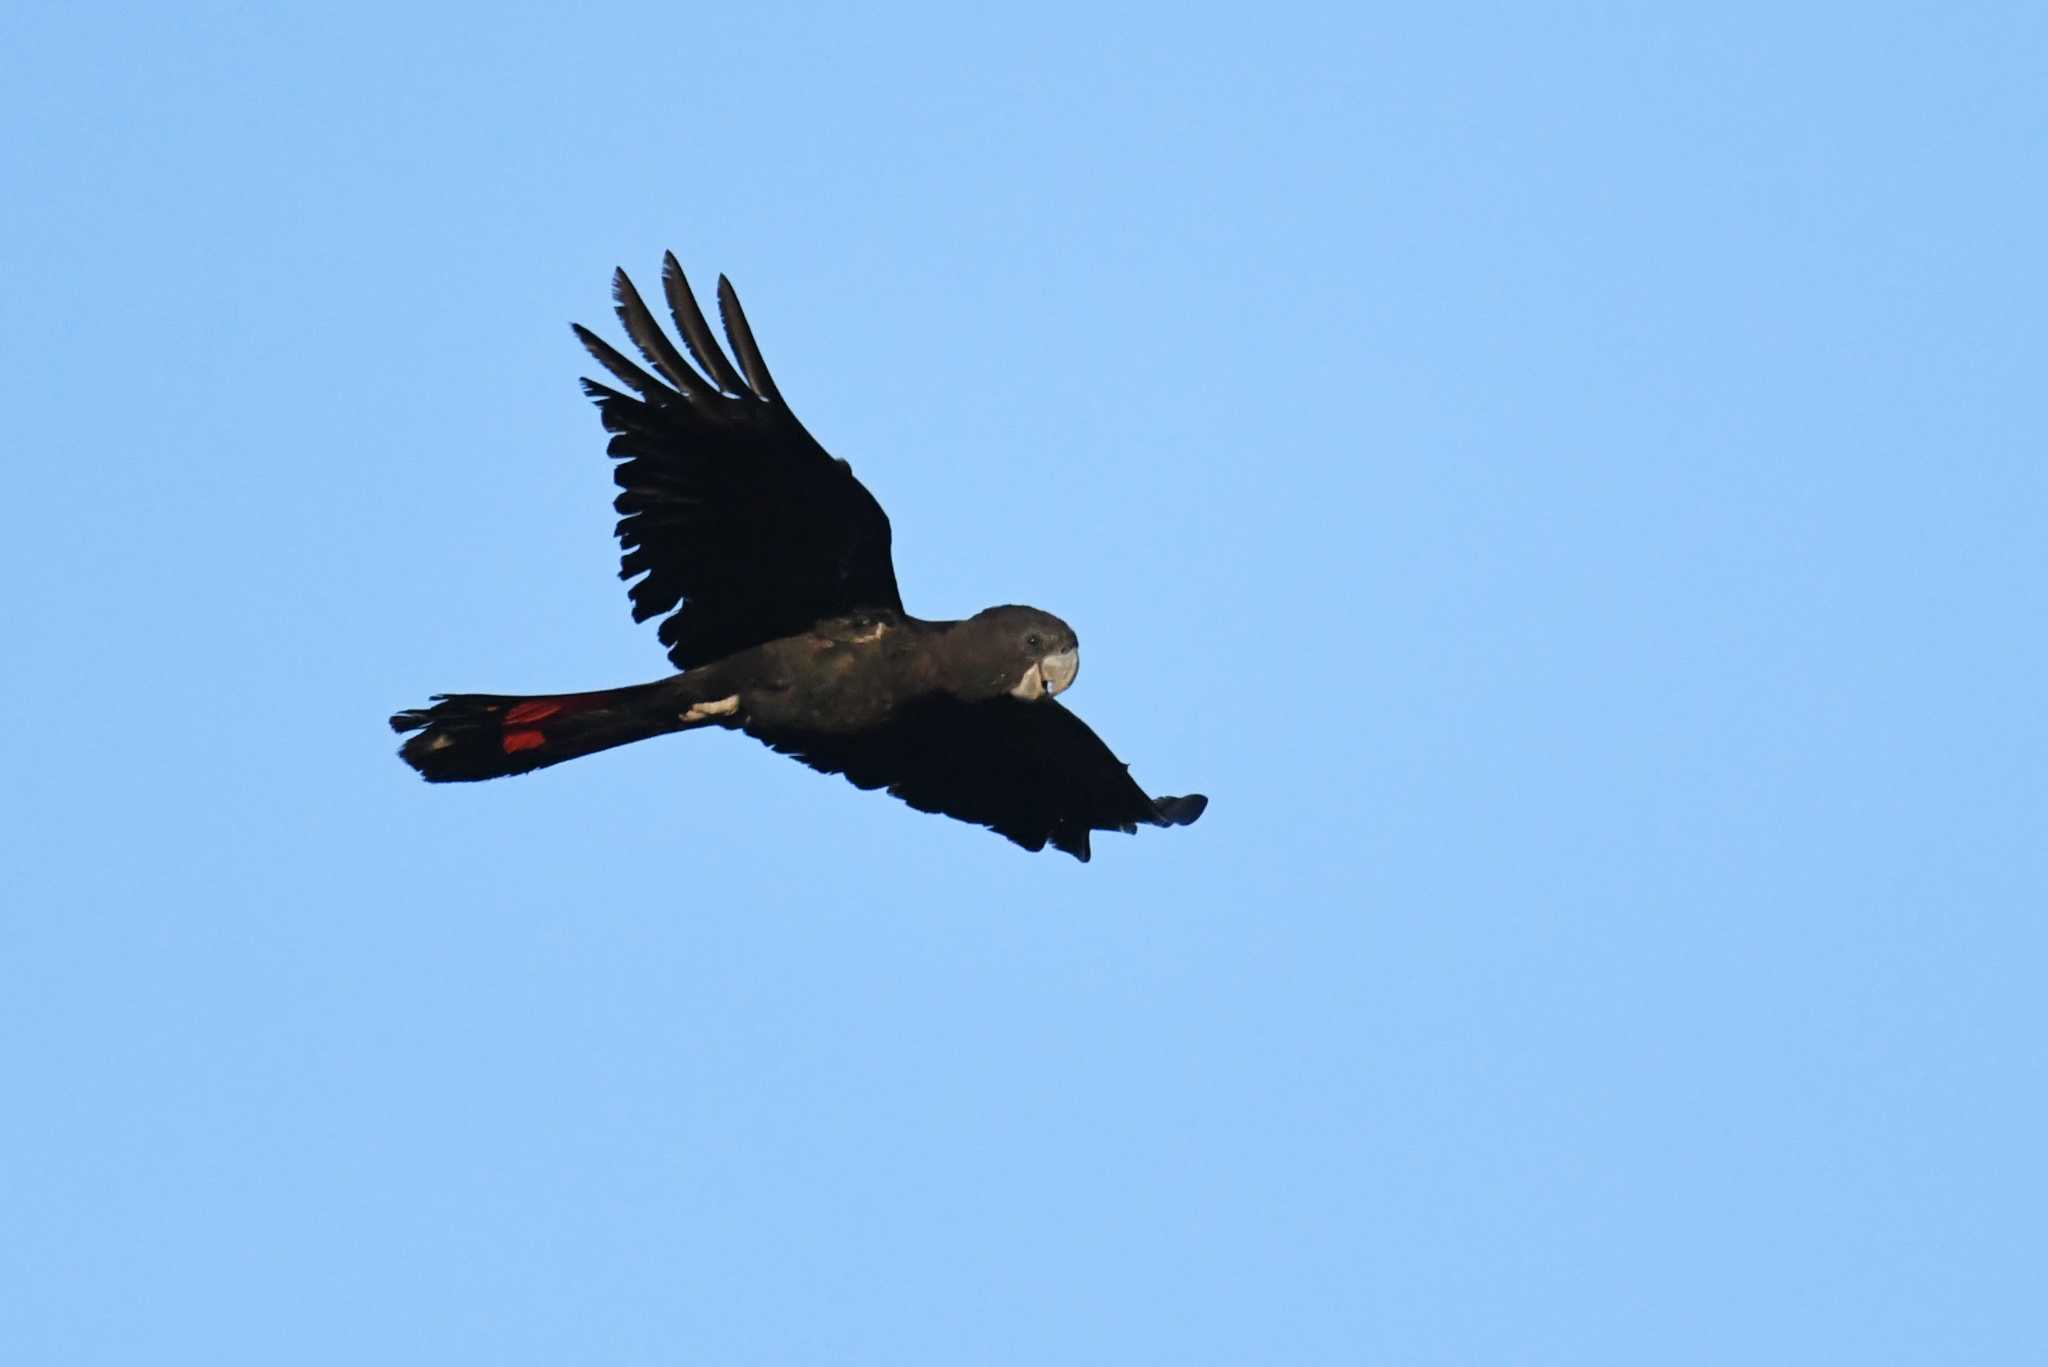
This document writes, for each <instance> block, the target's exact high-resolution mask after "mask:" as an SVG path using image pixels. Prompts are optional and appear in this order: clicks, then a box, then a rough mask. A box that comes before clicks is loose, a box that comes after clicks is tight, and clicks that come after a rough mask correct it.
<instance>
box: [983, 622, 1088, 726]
mask: <svg viewBox="0 0 2048 1367" xmlns="http://www.w3.org/2000/svg"><path fill="white" fill-rule="evenodd" d="M960 632H961V634H962V635H963V636H964V637H966V640H965V641H963V642H962V643H961V644H962V645H964V646H965V647H966V654H967V657H968V658H969V659H970V660H971V661H972V673H973V675H974V677H975V683H976V686H977V691H980V690H981V689H984V688H985V689H987V690H989V691H990V692H991V693H1008V694H1009V695H1010V696H1011V697H1013V698H1021V699H1022V700H1024V701H1025V702H1037V701H1038V700H1039V699H1041V698H1050V697H1052V696H1053V695H1054V694H1056V693H1060V692H1064V691H1065V690H1066V687H1067V685H1069V684H1071V683H1072V682H1073V681H1074V676H1075V675H1076V674H1078V673H1080V672H1081V643H1080V642H1079V641H1078V640H1077V639H1075V636H1074V629H1073V628H1072V627H1070V626H1068V625H1067V624H1066V623H1065V622H1062V621H1061V620H1060V619H1059V618H1057V617H1055V616H1053V615H1052V614H1051V613H1049V612H1040V611H1039V610H1038V609H1037V608H1026V607H1015V606H1011V607H1000V608H987V609H984V610H983V611H981V612H977V613H976V614H974V616H972V617H970V618H968V619H967V620H966V621H965V622H962V623H961V624H960Z"/></svg>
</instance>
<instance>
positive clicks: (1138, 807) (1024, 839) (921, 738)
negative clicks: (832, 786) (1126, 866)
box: [748, 696, 1209, 863]
mask: <svg viewBox="0 0 2048 1367" xmlns="http://www.w3.org/2000/svg"><path fill="white" fill-rule="evenodd" d="M748 730H749V731H750V733H752V734H753V735H754V736H755V737H756V738H757V739H759V740H762V741H765V742H767V744H768V745H770V746H772V747H773V748H775V749H777V750H780V751H781V752H782V753H784V754H786V755H794V756H795V757H796V758H798V759H800V760H802V761H803V762H804V763H805V764H808V765H810V766H811V767H812V768H813V769H817V770H820V771H822V772H824V773H828V774H844V775H845V776H846V777H847V778H848V779H849V780H850V781H851V782H852V783H853V784H854V786H856V787H859V788H886V789H888V790H889V793H890V794H891V795H892V796H894V797H898V798H901V799H902V800H903V801H905V802H907V803H909V804H910V805H911V806H913V807H915V808H917V809H918V810H919V811H921V812H938V813H941V814H943V815H945V816H950V817H956V818H958V819H959V820H961V821H972V822H975V823H977V824H979V825H983V826H987V827H988V828H989V829H991V830H993V831H995V832H997V833H998V834H1000V835H1004V836H1007V837H1008V838H1009V839H1011V840H1014V841H1015V842H1017V843H1018V844H1019V845H1022V846H1023V847H1024V848H1025V849H1027V850H1041V849H1044V848H1045V847H1046V846H1047V845H1048V844H1049V845H1051V846H1052V847H1053V848H1054V849H1057V850H1064V851H1066V852H1067V853H1068V854H1071V855H1073V856H1074V857H1075V858H1076V859H1079V860H1080V861H1082V862H1083V863H1086V862H1087V861H1088V856H1089V849H1088V835H1089V832H1090V831H1125V832H1130V833H1135V832H1136V831H1137V829H1138V827H1139V826H1141V825H1145V826H1185V825H1188V824H1189V823H1190V822H1192V821H1194V819H1195V818H1196V817H1198V816H1200V815H1201V814H1202V811H1203V809H1204V808H1206V807H1207V806H1208V805H1209V799H1208V798H1206V797H1203V796H1201V795H1200V794H1196V795H1193V796H1189V797H1156V798H1155V797H1151V796H1148V795H1147V794H1146V792H1145V790H1144V789H1142V788H1140V787H1139V786H1138V785H1137V783H1136V782H1134V781H1133V780H1132V778H1131V776H1130V773H1129V771H1128V769H1127V767H1126V766H1125V765H1124V764H1123V763H1122V762H1121V761H1119V760H1118V759H1117V757H1116V756H1115V755H1113V754H1111V753H1110V750H1109V747H1108V746H1107V745H1104V744H1103V743H1102V740H1101V738H1100V737H1098V736H1097V735H1096V734H1095V732H1093V731H1092V730H1090V729H1089V727H1088V724H1087V723H1086V722H1084V721H1082V720H1081V719H1080V718H1079V717H1077V716H1075V715H1074V714H1073V713H1072V712H1069V711H1068V710H1067V709H1066V708H1064V707H1062V706H1060V704H1058V703H1057V702H1054V701H1052V700H1050V699H1045V700H1041V701H1037V702H1019V701H1017V700H1015V699H1012V698H998V699H995V700H993V701H990V702H973V703H969V702H960V701H958V700H957V699H954V698H950V697H943V696H941V697H933V698H927V699H922V700H920V701H918V702H916V703H912V704H910V705H908V706H907V707H905V708H904V709H903V710H902V711H901V712H900V713H899V714H898V715H897V717H896V719H895V720H894V721H892V722H890V723H889V724H887V725H886V726H882V727H878V728H876V729H874V730H872V731H866V732H861V733H859V734H856V735H850V736H849V735H822V734H810V733H805V734H791V733H787V732H778V733H776V734H766V733H763V732H759V731H754V730H753V728H752V727H749V728H748Z"/></svg>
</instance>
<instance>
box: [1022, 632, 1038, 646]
mask: <svg viewBox="0 0 2048 1367" xmlns="http://www.w3.org/2000/svg"><path fill="white" fill-rule="evenodd" d="M1024 644H1025V645H1027V646H1030V647H1031V648H1032V649H1033V650H1036V649H1038V646H1039V640H1038V633H1037V632H1035V631H1034V632H1032V633H1031V634H1030V635H1029V636H1026V637H1025V638H1024Z"/></svg>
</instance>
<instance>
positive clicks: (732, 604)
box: [576, 253, 903, 669]
mask: <svg viewBox="0 0 2048 1367" xmlns="http://www.w3.org/2000/svg"><path fill="white" fill-rule="evenodd" d="M661 283H662V292H663V294H664V295H665V296H666V297H667V301H668V306H669V313H670V315H671V316H672V317H673V318H674V319H675V324H676V329H677V331H678V332H679V333H680V334H681V336H682V340H683V345H684V346H685V347H687V348H688V349H689V354H690V357H691V359H692V360H694V361H695V362H696V364H695V365H694V366H693V365H692V364H691V363H690V361H686V360H684V359H683V355H682V353H681V352H680V351H678V350H677V349H676V346H675V344H674V343H673V342H672V341H670V340H669V338H668V336H667V334H665V333H664V332H663V331H662V330H661V325H660V324H659V323H658V322H656V321H655V318H654V315H653V314H652V313H650V312H649V311H648V308H647V305H646V304H645V303H644V302H643V301H642V300H641V298H640V294H639V291H637V290H635V289H634V288H633V282H632V281H631V280H628V279H627V278H626V273H625V272H624V271H619V272H616V273H615V274H614V275H613V276H612V297H613V299H614V300H615V301H616V302H617V304H618V313H619V321H620V322H621V323H623V324H624V325H625V329H626V335H627V336H628V337H630V338H632V339H633V344H634V346H635V347H636V348H638V350H639V352H640V354H641V356H643V357H644V358H646V361H647V364H648V365H649V366H651V367H653V369H654V371H655V374H649V373H648V371H646V370H644V369H642V368H641V367H639V366H637V365H635V364H634V363H633V362H632V361H630V360H628V359H627V358H626V357H625V356H623V355H621V354H620V353H619V352H618V351H616V350H615V349H613V348H612V347H611V346H610V345H608V344H607V343H606V342H605V341H604V340H603V339H602V338H600V337H598V336H597V335H596V334H595V333H593V332H591V331H590V330H589V329H588V328H585V327H582V326H577V327H576V335H577V337H578V338H580V339H581V340H582V342H583V345H584V346H586V347H588V348H589V349H590V354H591V355H592V356H595V357H596V358H597V360H598V363H599V364H600V365H602V366H603V367H604V368H605V369H606V370H608V371H610V372H611V373H612V375H614V376H615V377H617V379H618V381H619V383H620V384H622V385H624V386H625V388H626V389H627V390H630V391H631V393H622V392H620V391H619V390H617V389H612V388H609V387H608V386H605V385H601V384H598V383H597V382H595V381H593V380H585V381H584V382H583V388H584V391H585V392H586V393H588V394H589V395H590V397H591V398H593V399H595V400H596V401H597V406H598V411H599V412H600V413H601V414H602V415H603V417H604V425H605V428H606V429H607V430H608V431H610V432H611V433H612V434H613V435H612V440H611V445H610V447H609V448H608V449H609V451H610V453H611V455H612V458H613V459H615V460H617V461H618V462H619V464H618V466H617V467H616V469H615V470H614V471H613V476H614V478H615V479H616V480H617V481H618V484H619V488H620V490H621V492H620V494H619V496H618V498H617V500H616V501H615V502H614V505H613V506H614V507H616V508H617V509H618V511H619V514H620V517H619V527H618V536H619V544H620V545H621V546H622V547H623V548H624V552H625V553H624V555H623V556H622V557H621V559H620V568H619V577H620V578H621V579H629V580H630V579H633V578H635V577H636V576H641V575H644V576H645V578H642V579H640V581H639V582H638V583H636V584H634V585H633V586H632V588H631V590H630V593H631V595H632V599H633V620H634V621H636V622H644V621H646V620H647V619H648V618H650V617H658V616H660V615H661V614H662V613H665V612H669V613H671V615H670V616H669V617H668V618H667V619H666V620H665V621H663V622H662V624H661V641H662V644H663V645H665V646H667V647H668V656H669V659H670V660H671V661H673V662H674V663H675V666H676V667H677V668H678V669H688V668H690V667H691V666H692V665H700V664H706V663H708V662H710V661H712V660H717V659H721V658H723V657H724V656H727V655H730V654H732V653H733V652H734V651H737V650H743V649H745V648H746V647H748V646H752V645H758V644H760V643H761V642H763V641H770V640H775V639H777V638H778V637H783V636H792V635H795V634H796V633H797V632H800V631H802V630H803V629H804V628H805V627H808V626H809V625H811V623H813V622H815V621H817V620H819V619H820V618H823V617H833V616H838V615H840V614H843V613H849V612H853V611H855V610H857V609H860V608H889V609H891V610H893V611H897V612H901V611H902V610H903V600H902V598H901V596H900V595H899V594H898V593H897V591H896V568H895V566H894V564H893V563H891V561H890V558H889V518H888V515H887V514H885V513H884V512H883V511H882V507H881V505H880V504H878V503H876V502H875V498H874V495H873V494H870V493H869V492H868V491H867V490H866V489H865V488H864V487H862V485H861V482H860V481H859V480H857V479H855V478H854V477H853V469H852V467H851V466H849V465H848V464H847V463H846V462H845V461H843V460H835V459H833V458H832V456H830V455H829V454H827V453H826V451H825V448H823V447H822V446H820V445H818V443H817V442H816V441H815V440H813V439H812V437H811V434H810V433H808V432H806V431H805V430H804V428H803V424H802V423H800V422H798V421H797V420H796V415H795V414H793V413H791V412H790V411H789V408H788V406H787V405H785V404H784V403H783V401H782V396H781V394H779V393H778V392H777V391H776V388H775V381H774V380H773V379H772V378H771V377H770V376H769V374H768V367H767V366H766V365H764V364H762V361H761V349H760V347H758V346H757V345H756V344H755V342H754V334H753V331H752V329H750V328H749V327H748V326H747V316H746V315H745V314H744V313H742V312H741V311H740V301H739V297H738V296H737V295H736V294H734V293H733V288H732V286H731V284H729V283H728V282H727V281H726V279H725V277H724V276H720V277H719V279H718V310H719V316H720V318H721V320H722V321H723V322H724V324H725V335H726V337H727V338H728V339H730V341H731V343H732V359H728V358H727V356H726V354H725V352H723V351H721V350H720V349H719V346H718V342H717V339H716V338H714V337H713V336H712V335H711V329H710V327H709V326H707V325H706V323H705V321H704V315H703V313H702V312H701V311H700V310H699V309H698V307H697V300H696V297H695V296H694V295H693V294H691V292H690V285H689V282H688V281H687V280H685V279H684V278H683V271H682V267H681V266H679V265H677V264H676V258H675V255H674V254H673V253H669V254H667V255H665V256H664V257H663V258H662V270H661ZM735 361H737V365H735V364H734V362H735ZM657 376H658V377H659V378H657Z"/></svg>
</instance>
